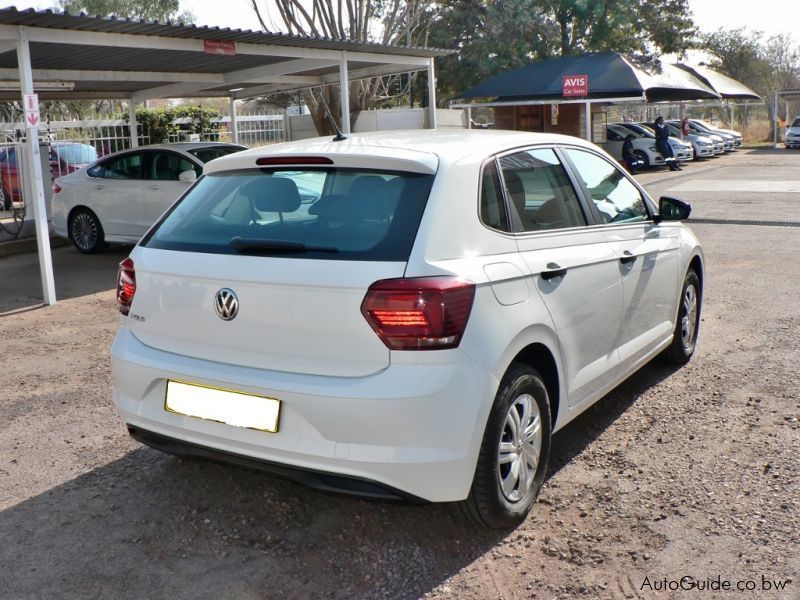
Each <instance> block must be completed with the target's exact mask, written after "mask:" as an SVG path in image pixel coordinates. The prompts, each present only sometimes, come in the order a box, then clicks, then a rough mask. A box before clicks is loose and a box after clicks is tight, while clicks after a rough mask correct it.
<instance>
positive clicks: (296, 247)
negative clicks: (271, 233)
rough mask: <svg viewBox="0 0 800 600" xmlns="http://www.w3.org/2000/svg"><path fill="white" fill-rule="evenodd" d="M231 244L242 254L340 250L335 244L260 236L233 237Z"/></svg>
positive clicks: (332, 251)
mask: <svg viewBox="0 0 800 600" xmlns="http://www.w3.org/2000/svg"><path fill="white" fill-rule="evenodd" d="M230 245H231V247H232V248H235V249H236V250H237V251H238V252H239V253H240V254H262V253H263V254H278V253H282V252H285V253H287V254H294V253H296V252H331V253H336V252H339V249H338V248H334V247H333V246H307V245H306V244H303V243H301V242H287V241H285V240H264V239H258V238H243V237H238V236H237V237H234V238H231V241H230Z"/></svg>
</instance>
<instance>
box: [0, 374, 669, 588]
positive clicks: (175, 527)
mask: <svg viewBox="0 0 800 600" xmlns="http://www.w3.org/2000/svg"><path fill="white" fill-rule="evenodd" d="M672 372H673V369H670V368H668V367H663V366H660V365H652V366H648V367H645V368H644V369H643V370H642V371H640V372H639V373H638V374H636V375H634V376H633V377H632V378H631V379H630V380H629V381H628V382H626V383H625V384H623V386H621V387H620V388H618V389H617V390H615V391H614V392H612V393H611V394H610V395H609V396H607V397H606V398H605V399H603V400H602V401H600V402H599V403H598V404H596V405H595V407H593V408H591V409H589V410H588V411H587V412H586V413H584V414H583V415H581V416H580V417H579V418H578V419H577V420H576V421H575V422H573V423H572V424H570V425H569V426H567V427H566V428H565V429H564V430H562V432H559V433H558V434H556V436H555V438H554V442H553V452H552V462H551V468H550V473H549V476H551V477H552V476H553V475H554V474H555V473H557V472H558V471H559V470H560V469H561V468H562V467H563V466H564V465H566V464H567V463H569V462H570V461H571V460H573V459H574V458H575V457H576V456H577V455H579V454H580V453H581V452H582V451H583V450H584V449H585V448H586V447H587V446H588V445H589V444H591V443H592V441H593V440H594V439H595V438H596V437H597V436H599V435H600V434H601V433H602V432H603V431H604V430H605V429H606V428H607V427H608V426H609V425H610V424H611V423H613V422H614V420H616V419H617V418H618V417H619V416H620V415H621V414H623V413H624V412H625V411H626V410H627V409H628V408H629V407H630V406H631V405H632V404H633V403H635V401H636V399H637V398H638V397H639V396H640V395H641V393H642V392H643V391H644V390H645V389H646V388H648V387H650V386H652V385H654V384H656V383H658V382H659V381H660V380H662V379H664V378H666V377H668V376H669V375H670V373H672ZM546 518H547V517H546ZM506 535H513V532H508V531H499V532H498V531H490V530H484V529H479V528H476V527H473V526H470V525H468V524H466V523H465V522H463V521H462V520H461V519H460V518H459V517H458V516H457V515H456V511H455V510H454V507H453V506H451V505H422V506H413V505H407V504H391V503H382V502H367V501H363V500H356V499H351V498H345V497H340V496H335V495H330V494H325V493H322V492H317V491H314V490H311V489H308V488H305V487H302V486H300V485H297V484H294V483H292V482H288V481H284V480H281V479H277V478H274V477H271V476H268V475H265V474H263V473H259V472H254V471H249V470H247V469H243V468H237V467H232V466H226V465H218V464H215V463H211V462H206V461H201V460H191V459H179V458H175V457H172V456H168V455H165V454H161V453H159V452H157V451H155V450H151V449H149V448H141V449H138V450H135V451H133V452H130V453H129V454H127V455H125V456H124V457H122V458H121V459H119V460H116V461H114V462H111V463H109V464H107V465H104V466H102V467H99V468H96V469H94V470H93V471H90V472H88V473H86V474H84V475H81V476H79V477H77V478H76V479H73V480H71V481H68V482H66V483H64V484H62V485H60V486H58V487H55V488H53V489H51V490H49V491H48V492H46V493H44V494H41V495H39V496H37V497H34V498H31V499H30V500H27V501H25V502H22V503H20V504H18V505H16V506H13V507H11V508H8V509H7V510H5V511H3V512H0V540H4V543H3V544H0V573H3V574H4V579H5V583H4V584H3V587H4V589H5V592H4V593H6V594H10V596H11V597H32V596H36V597H59V598H84V597H109V596H113V597H115V598H139V597H146V596H150V595H152V596H155V597H170V598H207V597H214V598H263V597H269V598H273V597H280V596H288V597H308V598H312V597H313V598H317V597H319V598H375V597H392V598H418V597H420V596H421V595H422V594H424V593H426V592H428V591H430V590H432V589H434V588H435V587H436V586H438V585H441V584H442V583H444V582H446V581H447V580H448V579H449V578H450V577H451V576H453V575H454V574H456V573H458V572H459V571H460V570H461V569H463V568H465V567H468V566H469V565H470V564H471V563H472V562H474V561H475V560H476V559H478V558H479V557H481V556H483V555H484V554H486V553H487V552H489V551H491V549H492V548H493V547H494V546H496V545H497V543H498V542H499V541H500V540H501V539H502V538H503V537H505V536H506Z"/></svg>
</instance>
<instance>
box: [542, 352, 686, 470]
mask: <svg viewBox="0 0 800 600" xmlns="http://www.w3.org/2000/svg"><path fill="white" fill-rule="evenodd" d="M679 368H680V367H677V366H676V365H673V364H670V363H667V362H666V361H662V360H660V359H655V360H654V361H653V362H651V363H650V364H648V365H646V366H644V367H643V368H641V369H640V370H639V371H637V372H636V373H634V374H633V375H631V377H629V378H628V379H627V380H625V381H624V382H623V383H622V384H620V385H619V387H617V388H615V389H614V390H613V391H612V392H611V393H609V394H607V395H606V396H604V397H603V398H601V399H600V400H599V401H598V402H596V403H595V404H594V405H592V406H591V407H590V408H588V409H587V410H586V412H584V413H582V414H581V415H580V416H578V417H577V418H576V419H575V420H574V421H572V422H570V423H569V424H568V425H566V426H565V427H564V428H563V429H561V430H559V431H558V432H556V433H555V434H554V435H553V444H552V447H551V450H550V465H549V469H548V471H547V479H549V478H551V477H553V476H554V475H555V474H556V473H558V472H559V471H560V470H561V469H562V468H564V467H565V466H566V465H568V464H569V463H570V462H571V461H572V460H573V459H574V458H575V457H576V456H578V455H579V454H580V453H581V452H583V451H584V450H585V449H586V448H587V446H589V445H590V444H591V443H592V442H594V440H595V439H597V437H599V436H600V435H601V434H602V433H603V432H604V431H605V430H606V429H608V427H609V426H611V424H612V423H614V421H616V420H617V419H618V418H619V417H620V416H622V415H623V414H624V413H625V412H626V411H627V410H628V409H630V407H631V406H633V405H634V404H635V403H636V401H637V400H638V399H639V398H640V397H641V395H642V394H643V393H644V392H645V391H647V390H648V389H649V388H652V387H654V386H656V385H658V384H659V383H661V382H662V381H664V380H665V379H667V378H669V377H670V376H671V375H673V374H674V373H675V372H676V371H678V370H679Z"/></svg>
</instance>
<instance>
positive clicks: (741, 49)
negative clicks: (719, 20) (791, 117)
mask: <svg viewBox="0 0 800 600" xmlns="http://www.w3.org/2000/svg"><path fill="white" fill-rule="evenodd" d="M702 49H703V50H705V51H706V52H707V53H708V54H710V55H711V57H712V60H711V61H710V65H709V66H711V68H713V69H716V70H718V71H719V72H721V73H724V74H726V75H728V76H729V77H733V78H734V79H737V80H738V81H741V82H742V83H744V84H745V85H747V86H748V87H750V88H751V89H753V90H754V91H755V92H757V93H758V94H759V95H760V96H761V97H762V98H763V99H764V101H765V102H766V105H767V111H768V113H769V116H770V121H771V122H773V123H774V121H775V118H776V115H774V114H773V103H772V98H773V95H774V94H775V92H776V91H779V90H786V89H798V88H800V46H797V45H794V43H793V42H792V38H791V37H790V36H788V35H785V34H781V35H775V36H772V37H770V38H767V39H766V40H765V39H763V34H762V33H760V32H755V33H749V32H748V31H747V30H746V29H745V28H740V29H732V30H723V29H719V30H718V31H716V32H714V33H710V34H706V35H704V36H703V37H702ZM787 116H788V115H787Z"/></svg>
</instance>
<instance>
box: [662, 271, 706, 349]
mask: <svg viewBox="0 0 800 600" xmlns="http://www.w3.org/2000/svg"><path fill="white" fill-rule="evenodd" d="M701 305H702V290H701V288H700V279H699V278H698V277H697V273H695V272H694V269H689V270H688V271H687V272H686V277H685V278H684V280H683V286H682V287H681V297H680V300H679V306H678V318H677V319H675V331H674V333H673V336H672V343H671V344H670V345H669V347H668V348H667V349H666V350H665V351H664V355H663V356H664V358H665V359H666V360H667V361H669V362H671V363H674V364H677V365H685V364H686V363H687V362H689V359H691V358H692V355H693V354H694V349H695V347H696V346H697V334H698V333H699V331H700V307H701Z"/></svg>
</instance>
